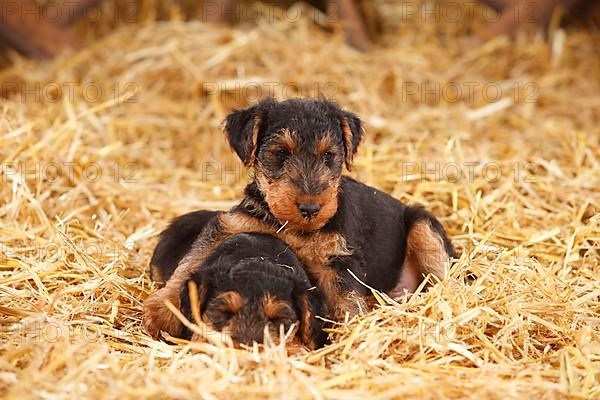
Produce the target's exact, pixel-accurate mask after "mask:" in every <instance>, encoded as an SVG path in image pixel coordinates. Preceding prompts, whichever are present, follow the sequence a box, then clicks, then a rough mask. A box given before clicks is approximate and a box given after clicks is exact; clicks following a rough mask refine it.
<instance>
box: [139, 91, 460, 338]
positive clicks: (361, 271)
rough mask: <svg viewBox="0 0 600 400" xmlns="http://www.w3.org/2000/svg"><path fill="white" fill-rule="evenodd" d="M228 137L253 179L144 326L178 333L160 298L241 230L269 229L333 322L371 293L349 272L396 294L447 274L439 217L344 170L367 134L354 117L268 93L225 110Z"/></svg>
mask: <svg viewBox="0 0 600 400" xmlns="http://www.w3.org/2000/svg"><path fill="white" fill-rule="evenodd" d="M224 134H225V136H226V137H227V139H228V141H229V143H230V145H231V147H232V148H233V150H234V151H235V152H236V153H237V154H238V156H239V157H240V158H241V160H242V161H243V162H244V163H245V165H246V166H247V167H249V168H252V169H253V170H254V177H255V179H254V181H253V182H251V183H250V184H249V185H248V186H247V187H246V190H245V196H244V199H243V200H242V201H241V203H240V204H239V205H237V206H235V207H234V208H232V209H231V210H230V211H228V212H225V213H222V214H220V215H218V216H217V217H215V218H213V219H211V220H210V221H209V222H208V224H207V226H206V228H205V229H204V231H203V233H202V235H201V236H200V237H199V238H198V239H197V240H196V241H195V242H194V244H193V245H192V247H191V249H190V251H189V252H188V253H187V255H186V256H185V257H184V258H183V259H182V260H181V262H180V263H179V265H178V267H177V269H176V270H175V272H174V273H173V276H172V277H171V279H169V281H168V282H167V283H166V285H165V287H163V288H161V289H159V290H158V291H157V292H155V293H154V294H153V295H151V296H150V297H148V298H147V299H146V301H145V302H144V318H143V321H144V325H145V327H146V330H147V331H148V332H150V333H152V334H156V333H157V332H158V331H160V330H165V331H167V332H169V333H170V334H171V335H174V336H177V335H178V334H179V332H180V330H181V324H180V322H179V321H178V320H177V319H176V318H174V315H172V314H171V313H170V312H169V311H168V309H166V308H165V306H164V301H165V300H169V301H171V302H172V303H173V304H175V305H179V304H180V299H179V294H180V291H181V288H182V286H183V284H184V283H185V282H186V281H187V280H188V279H189V278H190V276H191V274H192V273H193V272H195V271H196V268H197V266H198V265H201V264H202V263H203V261H204V260H205V259H206V257H207V256H208V255H209V254H210V253H211V251H212V250H213V249H214V248H215V247H216V246H218V245H219V244H220V243H222V242H223V241H224V240H226V239H227V238H228V237H230V236H232V235H234V234H237V233H243V232H257V233H267V234H271V235H275V236H277V237H279V238H280V239H281V240H283V242H285V243H286V244H287V245H288V246H290V247H291V249H292V250H293V251H294V253H295V254H296V255H297V256H298V258H299V259H300V260H301V261H302V263H303V264H304V265H305V267H306V268H307V272H308V275H309V277H310V279H311V281H312V282H314V283H315V284H316V285H317V286H318V287H319V288H320V289H321V290H322V291H323V294H324V296H325V298H326V301H327V307H328V309H329V311H330V316H332V317H333V318H335V319H337V320H343V319H344V317H345V315H346V313H350V314H351V315H353V314H356V313H357V312H358V311H359V310H360V307H361V303H362V300H363V299H364V298H365V296H366V295H367V293H368V291H367V289H366V288H365V287H364V286H363V285H362V284H361V283H359V282H358V281H357V280H356V279H355V277H358V278H360V279H361V280H362V281H363V282H365V283H367V284H368V285H370V286H372V287H374V288H376V289H378V290H381V291H384V292H386V293H389V294H390V295H391V296H392V297H398V296H400V295H402V294H403V293H405V292H406V291H408V292H412V291H414V290H415V289H416V288H417V287H418V285H419V284H420V283H421V282H422V280H423V279H424V277H425V276H426V275H429V274H431V275H434V276H436V277H438V278H440V279H443V278H444V277H445V275H446V270H447V266H448V264H449V260H450V257H453V256H454V255H455V253H454V248H453V246H452V244H451V242H450V240H449V239H448V238H447V236H446V234H445V232H444V229H443V227H442V226H441V224H440V223H439V221H437V220H436V219H435V217H433V216H432V215H431V214H429V213H428V212H427V211H425V210H424V209H423V208H421V207H410V206H406V205H404V204H402V203H400V202H399V201H398V200H396V199H394V198H393V197H391V196H390V195H388V194H386V193H384V192H381V191H379V190H377V189H375V188H372V187H369V186H367V185H364V184H362V183H360V182H357V181H355V180H353V179H351V178H348V177H345V176H342V170H343V165H344V164H345V165H346V167H347V168H348V169H349V168H350V167H351V165H352V158H353V156H354V154H355V153H356V149H357V147H358V145H359V143H360V141H361V138H362V135H363V128H362V123H361V121H360V119H359V118H358V117H357V116H356V115H354V114H351V113H349V112H346V111H343V110H341V109H340V108H339V107H338V106H337V105H335V104H334V103H332V102H329V101H326V100H300V99H292V100H286V101H282V102H276V101H274V100H272V99H266V100H263V101H261V102H260V103H259V104H257V105H255V106H253V107H251V108H248V109H245V110H240V111H235V112H233V113H232V114H230V115H229V116H228V117H227V119H226V122H225V125H224ZM350 272H351V273H350ZM353 275H354V276H353Z"/></svg>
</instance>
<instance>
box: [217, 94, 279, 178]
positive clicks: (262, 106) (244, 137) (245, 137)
mask: <svg viewBox="0 0 600 400" xmlns="http://www.w3.org/2000/svg"><path fill="white" fill-rule="evenodd" d="M273 104H275V100H273V99H272V98H270V97H269V98H266V99H264V100H261V101H260V103H258V104H256V105H255V106H252V107H250V108H246V109H244V110H234V111H233V112H232V113H231V114H229V115H228V116H227V118H225V121H224V122H223V128H222V129H223V134H224V135H225V137H226V138H227V141H228V142H229V145H230V146H231V148H232V149H233V150H234V151H235V152H236V154H237V155H238V157H239V158H240V159H241V160H242V162H243V163H244V165H245V166H247V167H251V166H252V165H254V161H255V160H256V153H257V150H258V146H259V140H260V130H261V124H262V123H263V122H264V117H265V113H266V111H267V110H268V108H269V107H270V106H272V105H273Z"/></svg>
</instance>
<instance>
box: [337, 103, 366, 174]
mask: <svg viewBox="0 0 600 400" xmlns="http://www.w3.org/2000/svg"><path fill="white" fill-rule="evenodd" d="M341 122H342V133H343V134H344V150H345V152H346V156H345V162H346V168H347V169H348V171H350V170H351V169H352V159H353V158H354V154H356V150H357V149H358V145H359V144H360V142H361V140H362V137H363V134H364V132H365V129H364V127H363V123H362V121H361V120H360V118H358V116H357V115H355V114H352V113H350V112H347V111H343V112H342V117H341Z"/></svg>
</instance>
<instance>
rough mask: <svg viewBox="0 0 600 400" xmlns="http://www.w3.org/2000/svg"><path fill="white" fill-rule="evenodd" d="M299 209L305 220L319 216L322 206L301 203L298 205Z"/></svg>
mask: <svg viewBox="0 0 600 400" xmlns="http://www.w3.org/2000/svg"><path fill="white" fill-rule="evenodd" d="M298 209H299V210H300V214H302V216H303V217H304V218H310V217H313V216H315V215H317V214H318V212H319V210H320V209H321V205H320V204H319V203H301V204H298Z"/></svg>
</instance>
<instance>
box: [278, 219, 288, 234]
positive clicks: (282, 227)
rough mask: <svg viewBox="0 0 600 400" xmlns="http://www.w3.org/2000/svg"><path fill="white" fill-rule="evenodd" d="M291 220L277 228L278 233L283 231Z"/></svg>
mask: <svg viewBox="0 0 600 400" xmlns="http://www.w3.org/2000/svg"><path fill="white" fill-rule="evenodd" d="M289 222H290V221H285V224H283V225H281V228H279V229H277V233H279V232H281V231H282V230H283V229H284V228H285V227H286V226H287V224H288V223H289Z"/></svg>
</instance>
